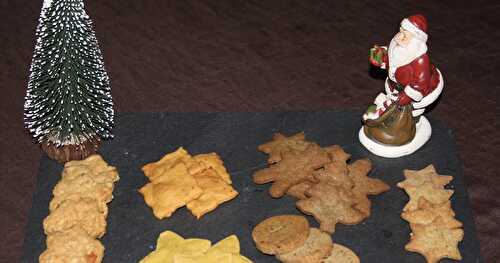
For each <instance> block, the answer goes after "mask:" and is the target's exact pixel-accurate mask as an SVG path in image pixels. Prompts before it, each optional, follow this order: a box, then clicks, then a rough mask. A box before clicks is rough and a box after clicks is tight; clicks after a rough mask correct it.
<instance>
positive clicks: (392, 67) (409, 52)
mask: <svg viewBox="0 0 500 263" xmlns="http://www.w3.org/2000/svg"><path fill="white" fill-rule="evenodd" d="M396 36H397V35H396ZM396 36H394V37H393V38H392V40H391V43H390V44H389V48H388V49H387V55H388V56H389V70H388V71H389V78H390V79H391V80H393V81H396V78H395V77H394V73H396V69H397V68H398V67H400V66H404V65H406V64H409V63H410V62H412V61H413V60H414V59H416V58H418V57H420V56H421V55H423V54H425V53H426V52H427V44H426V43H425V42H424V41H422V40H420V39H418V38H416V37H414V38H412V39H411V41H410V43H408V45H406V46H401V45H399V44H398V43H397V42H396Z"/></svg>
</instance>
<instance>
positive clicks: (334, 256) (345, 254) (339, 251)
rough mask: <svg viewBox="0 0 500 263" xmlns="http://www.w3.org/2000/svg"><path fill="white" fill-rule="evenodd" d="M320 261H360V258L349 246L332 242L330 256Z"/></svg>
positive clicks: (331, 262)
mask: <svg viewBox="0 0 500 263" xmlns="http://www.w3.org/2000/svg"><path fill="white" fill-rule="evenodd" d="M321 263H360V260H359V258H358V256H356V254H355V253H354V252H353V251H352V250H350V249H349V248H347V247H344V246H342V245H340V244H337V243H334V244H333V249H332V252H331V253H330V256H329V257H327V258H325V259H323V261H321Z"/></svg>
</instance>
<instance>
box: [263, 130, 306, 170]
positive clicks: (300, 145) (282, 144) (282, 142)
mask: <svg viewBox="0 0 500 263" xmlns="http://www.w3.org/2000/svg"><path fill="white" fill-rule="evenodd" d="M309 144H310V142H308V141H306V139H305V134H304V133H303V132H300V133H297V134H294V135H292V136H289V137H286V136H285V135H283V134H281V133H276V134H274V136H273V140H272V141H270V142H267V143H264V144H261V145H259V147H258V149H259V151H262V152H265V153H267V154H269V158H268V163H277V162H279V161H281V159H282V158H283V154H284V153H286V152H291V151H304V150H305V149H306V148H307V146H309Z"/></svg>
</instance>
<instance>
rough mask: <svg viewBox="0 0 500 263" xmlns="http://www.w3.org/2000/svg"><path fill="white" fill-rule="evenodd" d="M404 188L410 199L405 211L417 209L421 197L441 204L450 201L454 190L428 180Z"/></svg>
mask: <svg viewBox="0 0 500 263" xmlns="http://www.w3.org/2000/svg"><path fill="white" fill-rule="evenodd" d="M404 189H405V191H406V193H407V194H408V196H409V197H410V200H409V201H408V203H407V204H406V206H405V207H404V208H403V211H413V210H417V209H418V201H419V200H420V198H425V199H427V201H429V202H430V203H432V204H441V203H444V202H446V201H448V200H449V199H450V197H451V196H452V195H453V190H446V189H444V188H443V187H440V186H436V185H435V184H434V183H431V182H426V183H424V184H422V185H419V186H406V188H404Z"/></svg>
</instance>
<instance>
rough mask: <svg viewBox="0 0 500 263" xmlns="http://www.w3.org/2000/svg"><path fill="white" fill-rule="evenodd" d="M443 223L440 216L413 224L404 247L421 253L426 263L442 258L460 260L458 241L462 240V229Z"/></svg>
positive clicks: (433, 262) (434, 262) (432, 262)
mask: <svg viewBox="0 0 500 263" xmlns="http://www.w3.org/2000/svg"><path fill="white" fill-rule="evenodd" d="M444 225H445V223H444V222H443V221H442V219H441V218H440V217H437V218H436V219H434V221H433V222H432V223H430V224H427V225H419V224H415V225H413V226H412V230H413V233H412V235H411V238H410V242H409V243H408V244H406V246H405V249H406V250H408V251H411V252H417V253H420V254H422V255H423V256H424V257H425V259H426V260H427V262H428V263H436V262H438V261H439V260H441V259H443V258H450V259H455V260H461V259H462V256H461V255H460V251H459V249H458V243H459V242H460V241H462V239H463V237H464V231H463V230H462V229H460V228H456V229H450V228H447V227H444Z"/></svg>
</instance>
